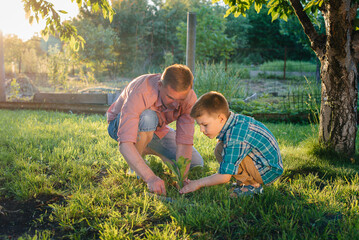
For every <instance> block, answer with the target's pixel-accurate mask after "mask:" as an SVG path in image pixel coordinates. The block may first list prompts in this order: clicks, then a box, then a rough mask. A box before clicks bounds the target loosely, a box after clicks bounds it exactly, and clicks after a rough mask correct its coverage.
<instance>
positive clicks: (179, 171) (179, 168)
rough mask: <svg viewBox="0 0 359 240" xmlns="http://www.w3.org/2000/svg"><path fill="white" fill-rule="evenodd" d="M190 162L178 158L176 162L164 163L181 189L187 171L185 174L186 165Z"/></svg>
mask: <svg viewBox="0 0 359 240" xmlns="http://www.w3.org/2000/svg"><path fill="white" fill-rule="evenodd" d="M190 163H191V160H190V159H188V158H184V157H182V156H180V157H179V158H178V160H177V161H171V162H165V164H166V165H167V167H168V168H169V169H170V170H171V171H172V173H173V174H174V175H175V177H176V181H177V183H178V186H179V187H180V189H181V188H183V181H184V180H185V179H186V178H187V176H188V173H189V171H188V172H187V173H186V174H185V171H186V168H187V166H188V164H190Z"/></svg>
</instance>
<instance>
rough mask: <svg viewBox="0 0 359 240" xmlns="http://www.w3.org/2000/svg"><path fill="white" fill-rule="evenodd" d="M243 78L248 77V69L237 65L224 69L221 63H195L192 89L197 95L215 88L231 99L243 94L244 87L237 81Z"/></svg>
mask: <svg viewBox="0 0 359 240" xmlns="http://www.w3.org/2000/svg"><path fill="white" fill-rule="evenodd" d="M243 78H249V72H248V69H247V68H243V67H242V68H241V67H238V65H233V66H229V67H228V69H227V70H225V66H224V64H223V63H220V64H214V63H212V64H211V63H207V64H197V65H196V71H195V80H194V90H195V92H196V94H197V96H201V95H203V94H205V93H207V92H209V91H213V90H215V91H217V92H220V93H222V94H223V95H224V96H225V97H226V98H227V99H232V98H233V97H236V96H244V93H243V91H244V89H243V88H242V87H241V86H240V83H239V81H238V80H239V79H243Z"/></svg>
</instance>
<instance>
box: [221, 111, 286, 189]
mask: <svg viewBox="0 0 359 240" xmlns="http://www.w3.org/2000/svg"><path fill="white" fill-rule="evenodd" d="M217 138H218V139H219V140H220V141H222V142H223V144H224V146H223V152H222V157H223V161H222V162H221V164H220V167H219V170H218V173H220V174H231V175H236V174H237V172H238V166H239V164H240V163H241V162H242V160H243V159H244V158H245V157H246V156H247V155H248V156H249V157H251V158H252V159H253V161H254V165H255V167H256V168H257V169H258V171H259V173H260V175H261V177H262V180H263V183H264V184H270V183H272V182H274V181H275V180H276V179H277V178H279V176H280V175H281V174H282V173H283V163H282V158H281V156H280V151H279V147H278V143H277V141H276V139H275V138H274V136H273V134H272V133H271V132H270V131H269V130H268V128H267V127H265V126H264V125H263V124H262V123H261V122H258V121H257V120H255V119H253V118H251V117H247V116H244V115H241V114H234V113H231V115H230V116H229V118H228V120H227V122H226V124H225V125H224V126H223V128H222V130H221V132H220V133H219V135H218V136H217Z"/></svg>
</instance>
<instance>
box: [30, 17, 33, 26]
mask: <svg viewBox="0 0 359 240" xmlns="http://www.w3.org/2000/svg"><path fill="white" fill-rule="evenodd" d="M33 21H34V16H30V17H29V23H30V25H32V22H33Z"/></svg>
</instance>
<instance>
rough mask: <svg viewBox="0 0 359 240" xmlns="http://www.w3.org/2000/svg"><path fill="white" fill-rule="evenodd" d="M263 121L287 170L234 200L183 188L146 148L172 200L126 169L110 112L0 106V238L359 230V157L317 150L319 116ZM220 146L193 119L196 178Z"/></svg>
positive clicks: (217, 189)
mask: <svg viewBox="0 0 359 240" xmlns="http://www.w3.org/2000/svg"><path fill="white" fill-rule="evenodd" d="M266 125H267V126H268V128H269V129H270V130H271V131H272V132H273V133H274V135H275V136H276V138H277V139H278V142H279V145H280V148H281V153H282V157H283V164H284V168H285V171H284V174H283V176H282V177H281V179H280V180H279V181H277V182H276V183H275V184H273V185H271V186H267V187H265V188H264V194H262V195H259V196H255V197H247V198H242V199H233V198H230V197H229V193H230V188H231V184H226V185H221V186H213V187H208V188H203V189H200V190H199V191H197V192H195V193H190V194H187V195H184V196H182V195H180V194H179V193H178V192H177V190H176V188H175V187H174V182H173V180H172V177H171V174H170V173H169V171H168V169H167V167H166V166H165V165H164V164H162V163H161V161H160V160H159V159H158V158H155V157H146V159H147V161H148V164H149V165H150V166H151V168H152V169H154V171H155V172H156V174H158V175H159V176H160V177H161V178H163V179H164V180H165V181H166V182H167V183H168V189H167V191H168V195H167V197H170V198H171V200H172V201H168V200H169V199H163V198H157V197H154V196H152V195H149V194H148V190H147V187H146V184H145V183H144V182H143V181H142V180H138V179H137V178H136V176H134V175H131V174H129V172H128V166H127V164H126V162H125V161H124V160H123V158H122V157H120V154H119V151H118V146H117V144H116V142H115V141H113V140H112V139H111V138H110V137H109V136H108V135H107V130H106V127H107V124H106V120H105V117H104V116H99V115H91V116H84V115H74V114H66V113H54V112H44V111H7V110H0V238H6V239H8V238H21V239H143V238H144V239H359V231H358V229H359V214H358V213H359V206H358V198H359V175H358V173H359V164H358V161H359V158H355V159H352V161H351V162H348V163H344V162H341V161H338V159H336V158H335V157H333V156H329V155H324V156H326V157H323V155H322V156H318V155H317V154H316V153H317V152H318V151H316V150H317V149H316V148H315V147H313V146H315V145H316V140H315V139H316V131H317V126H315V125H294V124H286V123H267V124H266ZM357 142H359V141H357ZM214 146H215V140H209V139H207V138H205V136H203V135H201V133H200V132H199V130H198V128H196V133H195V147H196V148H197V149H198V151H199V152H200V153H201V155H202V156H203V157H204V159H205V166H204V167H203V168H202V169H195V170H193V171H191V172H190V179H196V178H200V177H203V176H207V175H210V174H213V173H215V172H216V170H217V167H218V163H216V161H215V158H214V156H213V155H212V151H213V148H214Z"/></svg>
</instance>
